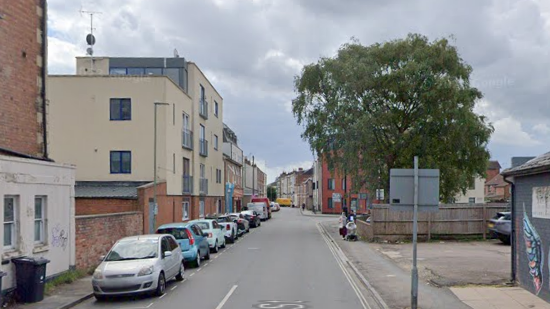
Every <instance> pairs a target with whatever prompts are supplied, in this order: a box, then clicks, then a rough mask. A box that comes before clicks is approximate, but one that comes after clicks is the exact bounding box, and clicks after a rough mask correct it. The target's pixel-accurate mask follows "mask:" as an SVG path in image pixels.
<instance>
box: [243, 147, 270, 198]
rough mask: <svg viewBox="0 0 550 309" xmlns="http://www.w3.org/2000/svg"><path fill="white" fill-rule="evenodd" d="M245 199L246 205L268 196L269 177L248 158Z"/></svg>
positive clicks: (245, 165) (245, 169)
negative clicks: (254, 198) (254, 199)
mask: <svg viewBox="0 0 550 309" xmlns="http://www.w3.org/2000/svg"><path fill="white" fill-rule="evenodd" d="M243 167H244V171H243V176H244V198H243V204H244V205H246V204H247V203H249V202H250V201H251V199H252V198H253V197H265V196H266V194H267V186H266V185H267V175H266V174H265V173H264V172H263V171H262V170H261V169H260V168H259V167H258V166H257V165H256V164H255V163H254V162H253V161H250V160H249V159H248V158H246V157H245V158H244V165H243Z"/></svg>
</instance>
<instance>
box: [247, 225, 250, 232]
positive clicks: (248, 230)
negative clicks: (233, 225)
mask: <svg viewBox="0 0 550 309" xmlns="http://www.w3.org/2000/svg"><path fill="white" fill-rule="evenodd" d="M246 232H247V233H250V225H249V226H248V228H247V229H246Z"/></svg>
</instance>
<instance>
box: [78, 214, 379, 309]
mask: <svg viewBox="0 0 550 309" xmlns="http://www.w3.org/2000/svg"><path fill="white" fill-rule="evenodd" d="M318 220H326V219H317V218H310V217H305V216H302V215H301V214H300V212H299V210H298V209H289V208H283V209H282V210H281V211H280V212H278V213H274V215H273V219H271V220H269V221H267V222H264V223H262V226H261V227H259V228H256V229H251V232H250V233H249V234H247V235H246V236H245V237H241V238H240V239H239V241H238V242H237V243H236V244H234V245H228V247H227V248H226V249H222V250H221V251H220V253H218V254H212V257H211V260H210V261H204V262H203V263H202V265H201V268H199V269H196V268H188V269H186V273H185V278H186V279H185V281H183V282H176V281H171V282H169V283H168V285H167V293H166V294H165V295H164V296H162V297H160V298H159V297H125V298H120V299H113V300H110V301H107V302H97V301H96V300H95V299H90V300H88V301H86V302H84V303H82V304H80V305H78V306H77V307H76V308H80V309H85V308H123V309H141V308H151V309H154V308H193V309H201V308H205V309H206V308H208V309H246V308H267V309H269V308H283V309H302V308H323V309H324V308H326V309H333V308H341V309H347V308H350V309H351V308H353V309H359V308H366V309H370V308H373V309H374V308H376V307H375V306H372V305H371V306H369V305H368V304H366V302H367V301H368V296H364V297H362V295H363V294H362V293H361V291H362V289H364V287H360V286H359V284H358V283H357V280H356V278H355V279H354V278H352V276H350V274H349V273H346V271H345V270H344V269H343V268H345V265H343V263H341V262H339V261H338V259H337V258H336V257H335V254H333V252H334V249H331V248H329V245H330V243H329V242H328V241H327V240H326V239H325V237H324V236H322V234H321V233H320V230H319V229H318V226H317V221H318ZM352 282H354V284H352ZM363 292H364V290H363Z"/></svg>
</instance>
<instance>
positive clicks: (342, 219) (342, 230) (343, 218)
mask: <svg viewBox="0 0 550 309" xmlns="http://www.w3.org/2000/svg"><path fill="white" fill-rule="evenodd" d="M347 222H348V219H347V218H346V213H345V212H343V213H342V215H341V216H340V218H339V219H338V227H339V228H340V236H342V239H346V224H347Z"/></svg>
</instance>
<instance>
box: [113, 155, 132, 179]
mask: <svg viewBox="0 0 550 309" xmlns="http://www.w3.org/2000/svg"><path fill="white" fill-rule="evenodd" d="M131 173H132V153H131V152H130V151H111V174H131Z"/></svg>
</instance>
